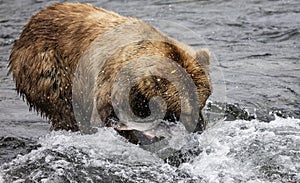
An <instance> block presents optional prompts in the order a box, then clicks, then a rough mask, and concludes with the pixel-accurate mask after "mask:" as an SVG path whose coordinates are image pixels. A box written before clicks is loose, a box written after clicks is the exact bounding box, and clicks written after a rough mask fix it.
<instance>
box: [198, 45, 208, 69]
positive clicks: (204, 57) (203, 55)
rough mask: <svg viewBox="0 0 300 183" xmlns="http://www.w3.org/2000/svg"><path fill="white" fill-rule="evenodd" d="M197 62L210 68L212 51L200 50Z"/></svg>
mask: <svg viewBox="0 0 300 183" xmlns="http://www.w3.org/2000/svg"><path fill="white" fill-rule="evenodd" d="M196 60H197V61H198V62H199V63H200V65H201V66H203V67H208V66H209V64H210V51H209V50H208V49H206V48H204V49H199V50H198V51H197V52H196Z"/></svg>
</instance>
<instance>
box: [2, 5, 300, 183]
mask: <svg viewBox="0 0 300 183" xmlns="http://www.w3.org/2000/svg"><path fill="white" fill-rule="evenodd" d="M54 2H58V1H44V0H0V15H1V16H0V182H197V183H198V182H253V183H254V182H300V173H299V172H300V3H299V2H298V0H286V1H285V0H278V1H277V0H269V1H268V0H265V1H259V0H250V1H239V0H228V1H221V0H220V1H219V0H207V1H205V0H201V1H195V0H174V1H157V0H155V1H84V2H88V3H91V4H93V5H95V6H99V7H103V8H105V9H108V10H112V11H115V12H118V13H120V14H121V15H124V16H132V17H137V18H141V19H144V20H147V21H149V22H150V23H153V25H154V26H156V27H157V28H158V29H160V30H161V31H162V32H165V33H167V34H168V35H170V36H172V37H174V38H176V39H178V40H180V41H182V42H185V43H187V44H189V45H191V46H193V47H194V48H200V47H206V48H209V49H210V50H211V52H212V55H213V57H212V61H211V77H212V82H213V88H214V93H213V95H212V97H211V98H210V99H209V101H208V104H207V106H206V109H205V116H206V117H207V119H208V120H209V124H208V126H209V127H208V129H207V130H206V131H205V132H204V133H202V134H180V132H177V134H176V137H174V138H172V139H171V141H170V144H169V145H170V147H172V148H173V149H176V150H178V151H177V152H176V153H174V154H173V155H172V157H170V158H168V159H162V158H160V157H161V156H159V155H158V154H156V153H151V152H149V151H146V150H144V149H142V148H140V147H138V146H136V145H133V144H130V143H128V142H126V141H125V140H124V139H123V138H121V137H120V136H118V135H117V134H116V132H115V131H113V130H111V129H106V128H103V129H100V130H99V132H98V133H96V134H92V135H80V134H78V133H69V132H49V127H50V126H49V124H48V123H47V120H46V119H43V118H41V117H39V115H38V114H36V113H35V112H29V111H28V107H27V106H26V102H23V101H22V99H20V98H19V96H18V95H17V94H16V91H15V86H14V82H13V80H12V78H11V76H7V71H8V69H7V65H8V57H9V53H10V50H11V48H12V45H13V43H14V41H15V40H16V39H18V36H19V34H20V32H21V30H22V27H23V26H24V25H25V24H26V23H27V22H28V20H29V18H30V16H31V15H33V14H34V13H35V12H37V11H39V10H40V9H41V8H43V7H45V6H47V5H50V4H52V3H54ZM82 2H83V1H82ZM178 152H179V153H178Z"/></svg>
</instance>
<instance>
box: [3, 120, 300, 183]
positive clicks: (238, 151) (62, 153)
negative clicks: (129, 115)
mask: <svg viewBox="0 0 300 183" xmlns="http://www.w3.org/2000/svg"><path fill="white" fill-rule="evenodd" d="M188 137H189V136H188ZM190 137H192V138H193V139H194V140H196V141H198V142H199V144H200V145H199V147H198V148H200V149H203V152H202V153H200V154H199V155H198V156H195V157H192V160H191V161H190V162H186V163H183V164H181V165H180V167H179V168H176V167H172V166H170V165H168V164H166V163H164V162H163V160H161V159H160V158H158V157H157V156H156V155H155V154H153V153H150V152H148V151H146V150H143V149H141V148H140V147H138V146H137V145H134V144H131V143H128V142H127V141H126V140H125V139H124V138H122V137H120V136H119V135H118V134H117V133H116V132H115V131H114V130H113V129H109V128H102V129H99V132H98V133H96V134H92V135H81V134H79V133H69V132H62V131H61V132H52V133H50V134H49V135H47V136H45V137H41V138H40V139H39V143H40V144H41V145H42V147H40V148H38V149H37V150H33V151H32V152H30V153H29V154H26V155H24V156H19V157H17V158H16V159H15V160H13V161H12V162H10V163H8V164H6V168H4V169H3V170H1V171H0V182H1V181H3V179H4V178H6V177H7V176H6V175H7V173H8V172H9V170H11V171H12V172H13V171H18V170H22V169H26V167H27V166H29V164H30V165H31V166H32V165H33V166H34V165H35V164H39V163H41V165H42V167H44V169H40V168H36V169H33V170H31V172H30V173H29V174H28V173H23V174H22V176H23V177H22V176H21V177H19V180H24V178H28V179H29V180H41V181H42V182H51V181H52V182H53V181H56V182H60V181H62V180H63V179H61V178H60V176H67V179H69V180H70V181H71V180H73V178H74V177H75V175H73V174H77V173H81V174H82V175H81V176H85V177H84V178H83V179H82V180H86V181H87V180H88V179H91V178H93V179H97V176H99V180H100V179H101V176H100V175H98V174H100V173H101V172H103V171H107V172H106V173H107V174H109V175H112V176H117V177H122V178H123V179H124V180H130V181H131V180H132V181H133V180H135V181H137V182H138V181H142V182H143V181H149V179H151V180H155V179H157V180H160V181H164V182H172V181H173V179H174V178H175V179H176V180H177V181H183V180H185V179H186V178H185V177H180V176H181V175H180V174H179V173H178V172H187V173H188V177H189V178H190V180H196V181H201V180H202V179H203V180H204V182H212V183H214V182H216V183H218V182H276V181H277V182H278V181H283V182H285V181H288V180H292V181H296V182H297V181H299V180H300V174H299V173H298V172H297V170H299V169H300V159H299V154H300V141H299V139H300V119H291V118H290V119H282V118H276V119H275V120H274V121H272V122H270V123H263V122H259V121H257V120H252V121H243V120H237V121H227V122H222V123H221V124H219V125H216V126H214V127H212V128H210V129H207V130H206V131H205V132H204V133H203V134H201V135H195V134H194V135H190ZM175 139H176V138H175ZM172 140H173V142H172V143H171V144H172V146H174V147H176V145H177V146H182V145H187V146H189V145H190V146H191V147H192V145H193V144H192V142H191V141H187V140H182V141H176V140H174V139H172ZM177 140H178V139H177ZM72 158H73V159H72ZM70 159H71V160H70ZM20 167H21V168H22V169H20ZM93 168H94V170H93V171H96V175H95V174H93V171H92V172H91V171H90V169H93ZM45 171H50V172H45ZM97 171H98V172H97ZM1 172H2V175H3V178H1ZM49 174H50V175H51V176H50V177H47V178H45V177H44V176H45V175H49ZM91 174H92V175H91ZM145 174H146V175H145ZM18 176H20V174H18ZM68 176H69V177H68ZM39 178H42V179H39ZM5 180H6V179H5ZM97 180H98V179H97ZM73 181H74V180H73ZM133 182H134V181H133Z"/></svg>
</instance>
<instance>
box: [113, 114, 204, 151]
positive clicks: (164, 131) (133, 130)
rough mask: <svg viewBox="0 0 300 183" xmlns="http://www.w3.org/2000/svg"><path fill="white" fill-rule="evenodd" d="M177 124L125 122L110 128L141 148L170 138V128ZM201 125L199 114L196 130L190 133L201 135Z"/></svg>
mask: <svg viewBox="0 0 300 183" xmlns="http://www.w3.org/2000/svg"><path fill="white" fill-rule="evenodd" d="M178 123H179V122H170V121H165V120H157V121H155V122H144V123H141V122H140V123H137V122H127V123H126V124H124V123H120V122H117V121H114V125H112V127H113V128H114V129H115V130H116V131H117V132H118V133H119V134H120V135H121V136H123V137H124V138H126V139H127V140H128V141H129V142H131V143H133V144H138V145H142V146H143V145H151V144H154V143H156V142H160V141H162V140H164V139H168V138H170V137H171V136H172V128H176V126H178ZM201 124H204V118H203V115H202V113H201V112H200V115H199V120H198V123H197V125H196V128H195V129H194V130H193V131H191V132H197V133H201V132H202V131H203V130H204V129H203V127H202V125H201ZM183 125H184V124H183ZM145 126H147V127H145ZM149 126H151V127H149Z"/></svg>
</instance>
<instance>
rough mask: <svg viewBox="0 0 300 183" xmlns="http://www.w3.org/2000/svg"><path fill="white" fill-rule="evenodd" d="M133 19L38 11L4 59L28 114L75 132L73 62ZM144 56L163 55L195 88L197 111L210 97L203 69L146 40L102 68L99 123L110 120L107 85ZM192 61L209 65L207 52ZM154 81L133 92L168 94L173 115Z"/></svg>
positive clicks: (76, 9)
mask: <svg viewBox="0 0 300 183" xmlns="http://www.w3.org/2000/svg"><path fill="white" fill-rule="evenodd" d="M103 14H105V16H103ZM134 20H137V19H134V18H128V17H123V16H120V15H118V14H115V13H113V12H109V11H106V10H104V9H101V8H96V7H94V6H92V5H88V4H79V3H57V4H53V5H51V6H49V7H47V8H45V9H44V10H42V11H40V12H38V13H37V14H36V15H34V16H33V17H32V18H31V19H30V21H29V23H28V24H27V25H26V26H25V27H24V29H23V32H22V33H21V35H20V38H19V40H17V41H16V43H15V44H14V46H13V49H12V52H11V55H10V59H9V61H10V62H9V67H10V69H9V72H10V73H12V75H13V78H14V80H15V82H16V88H17V91H18V93H19V94H20V95H21V96H22V97H25V98H26V100H27V103H28V105H29V106H30V109H34V110H37V111H38V112H40V113H41V114H42V115H43V116H45V117H47V118H49V119H50V121H51V123H52V129H54V130H59V129H65V130H71V131H77V130H79V128H78V125H77V122H76V120H75V117H74V113H73V107H72V81H73V77H74V76H73V74H74V72H75V70H76V67H77V65H78V61H79V60H80V58H81V57H82V55H83V54H84V52H85V51H86V49H88V47H89V45H90V44H91V42H92V41H93V40H95V39H96V38H97V37H99V36H101V35H102V34H103V33H104V32H106V31H108V30H110V29H113V28H114V27H115V26H117V25H120V24H122V23H124V22H128V21H134ZM146 47H147V48H148V49H147V51H145V48H146ZM149 50H150V51H149ZM145 52H147V54H157V55H162V56H167V57H169V58H170V59H172V60H174V61H176V62H178V64H179V65H181V66H182V67H183V68H185V70H187V73H188V74H189V75H190V76H191V77H192V79H193V81H194V82H195V84H196V86H197V90H198V94H199V98H200V99H201V100H200V105H201V106H200V109H202V107H203V106H204V104H205V101H206V99H207V98H208V96H209V95H210V93H211V86H210V82H209V80H208V78H207V74H206V73H205V70H204V69H203V68H204V67H205V66H203V68H202V66H201V65H199V64H197V62H196V61H195V60H194V58H192V57H191V56H190V55H188V54H186V53H185V51H184V50H182V49H180V48H179V47H176V46H174V45H173V44H169V43H167V42H147V41H146V42H142V43H140V45H139V46H136V45H135V46H134V47H130V46H129V47H125V48H122V49H121V50H119V51H118V52H117V53H116V54H114V56H113V57H112V58H111V60H110V61H109V62H108V63H109V64H108V65H105V66H104V68H105V70H104V71H105V73H104V74H103V75H104V76H103V75H102V76H101V77H100V79H98V80H97V86H98V87H97V90H96V95H97V101H98V102H99V104H101V105H97V110H98V112H99V114H100V116H102V117H103V119H102V120H104V121H107V120H108V118H109V117H111V116H113V109H112V106H111V101H110V97H109V96H110V92H111V84H109V83H111V82H112V81H113V79H114V78H115V77H116V74H117V73H118V70H120V68H122V66H123V65H125V64H126V62H127V61H129V60H130V59H132V57H138V56H139V55H143V54H144V53H145ZM120 58H126V59H125V60H122V59H120ZM196 58H197V59H200V60H202V62H203V63H204V62H208V61H209V58H210V56H209V54H208V52H206V51H201V52H199V53H198V56H196ZM206 65H208V64H206ZM105 76H107V77H105ZM156 79H157V78H155V76H153V77H150V78H148V82H147V81H143V82H140V83H137V85H136V87H135V88H134V89H133V93H139V94H140V95H142V96H145V98H147V99H150V98H151V97H152V96H155V95H163V93H165V92H162V91H168V93H169V95H164V96H163V97H164V98H165V99H166V100H167V101H169V102H167V103H168V110H170V111H173V112H175V113H176V114H178V113H179V112H180V103H179V102H178V101H179V100H177V98H178V97H179V96H178V95H179V94H178V93H176V91H174V87H172V85H171V84H170V83H167V82H166V81H163V82H164V83H162V84H157V83H155V82H156ZM103 83H108V84H107V85H104V84H103ZM100 85H101V86H100ZM158 86H166V87H165V88H164V89H163V90H162V91H160V90H155V87H158ZM149 91H152V92H149ZM156 91H157V92H156ZM132 97H133V98H134V97H136V96H134V95H132ZM174 99H176V100H175V101H174ZM172 101H174V102H172Z"/></svg>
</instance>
